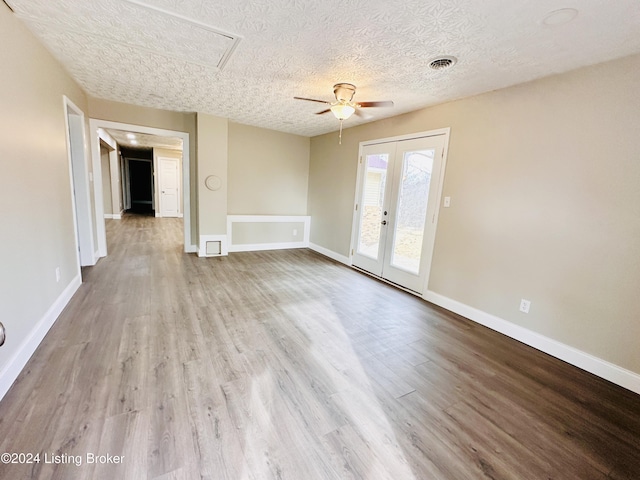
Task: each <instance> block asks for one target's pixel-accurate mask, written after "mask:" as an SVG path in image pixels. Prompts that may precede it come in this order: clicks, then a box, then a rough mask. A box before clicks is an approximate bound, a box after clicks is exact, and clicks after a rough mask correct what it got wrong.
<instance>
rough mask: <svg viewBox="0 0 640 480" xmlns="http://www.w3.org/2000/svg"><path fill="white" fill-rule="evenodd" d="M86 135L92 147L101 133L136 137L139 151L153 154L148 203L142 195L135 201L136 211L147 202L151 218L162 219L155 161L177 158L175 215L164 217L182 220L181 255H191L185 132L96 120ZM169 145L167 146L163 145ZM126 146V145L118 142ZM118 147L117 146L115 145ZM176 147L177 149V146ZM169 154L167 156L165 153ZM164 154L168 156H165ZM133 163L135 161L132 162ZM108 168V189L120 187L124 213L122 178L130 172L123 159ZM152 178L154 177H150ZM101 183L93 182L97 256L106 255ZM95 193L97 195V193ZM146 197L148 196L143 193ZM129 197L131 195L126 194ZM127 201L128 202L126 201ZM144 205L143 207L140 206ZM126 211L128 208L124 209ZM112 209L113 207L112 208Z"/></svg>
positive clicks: (96, 157) (96, 159)
mask: <svg viewBox="0 0 640 480" xmlns="http://www.w3.org/2000/svg"><path fill="white" fill-rule="evenodd" d="M89 124H90V131H91V142H92V145H97V144H98V142H99V139H100V138H101V137H100V135H101V132H109V133H111V134H112V135H109V134H107V136H108V137H110V138H113V137H115V136H116V135H118V134H119V133H121V134H123V135H125V136H130V135H135V136H137V137H139V140H142V142H141V144H140V145H139V147H140V148H146V147H148V148H151V149H152V150H153V151H154V153H153V154H152V157H151V158H152V160H151V162H150V163H151V165H150V167H149V168H151V173H152V176H151V182H150V185H151V192H153V193H152V196H151V200H149V199H148V196H146V193H145V194H144V198H143V199H139V200H137V201H136V207H140V208H142V206H143V205H147V207H146V208H148V205H149V203H147V202H151V203H150V205H151V210H152V211H153V214H154V215H155V216H162V212H161V210H160V205H159V204H160V192H159V190H158V189H159V184H160V182H159V180H158V178H157V173H158V172H159V166H158V160H159V158H160V157H159V156H160V155H162V156H168V157H172V158H178V159H179V160H178V163H177V165H178V167H177V168H178V170H179V172H178V175H177V176H176V180H177V181H178V182H179V185H178V187H179V188H177V189H176V191H175V195H176V196H177V202H176V203H177V205H178V207H177V208H178V212H177V214H176V215H167V216H177V217H183V239H184V251H185V252H195V251H196V247H195V245H193V244H192V241H191V237H192V235H191V189H190V177H191V175H190V168H191V162H190V141H189V134H188V133H186V132H179V131H174V130H162V129H158V128H152V127H143V126H140V125H131V124H125V123H119V122H111V121H106V120H97V119H91V120H90V122H89ZM167 141H169V142H171V143H170V144H167V143H165V142H167ZM145 142H151V143H150V144H146V143H145ZM122 143H123V144H126V142H124V141H123V142H122ZM118 144H120V142H118ZM178 144H179V146H178ZM156 146H160V148H158V149H157V150H158V151H159V152H160V151H162V152H163V153H158V154H157V155H156V153H155V150H156V148H155V147H156ZM169 150H171V151H175V150H179V154H173V153H172V152H171V151H169ZM168 151H169V152H168ZM92 152H93V163H94V166H95V165H97V166H98V169H99V166H100V151H99V150H98V149H96V148H93V149H92ZM167 152H168V153H167ZM134 160H138V159H137V158H134ZM112 165H115V166H114V167H113V169H112V185H113V184H116V185H118V184H119V185H121V190H120V191H119V192H118V193H119V194H120V196H119V197H117V198H119V199H121V200H122V208H121V210H122V211H124V210H127V209H128V208H131V206H128V205H127V203H126V200H127V198H126V195H127V193H126V192H127V188H126V186H125V182H126V178H125V176H128V175H129V173H130V171H129V167H128V166H127V165H125V159H124V156H123V155H119V158H118V159H116V160H115V161H114V163H113V164H112ZM145 168H146V167H145ZM95 170H96V168H95V167H94V171H95ZM114 171H116V172H119V176H120V178H118V177H117V176H114V175H113V172H114ZM154 175H155V176H154ZM102 188H103V187H102V179H99V178H96V205H95V208H96V218H97V219H98V222H97V237H98V250H99V252H100V256H101V257H103V256H106V255H107V243H106V230H105V223H104V218H105V209H104V205H103V195H102ZM98 189H100V191H99V192H98ZM147 193H148V192H147ZM129 195H131V192H130V191H129ZM130 199H131V198H130ZM143 202H144V203H143ZM127 207H128V208H127ZM114 208H115V207H114ZM117 215H118V214H116V213H114V214H113V217H112V218H118V216H117Z"/></svg>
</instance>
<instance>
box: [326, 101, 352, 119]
mask: <svg viewBox="0 0 640 480" xmlns="http://www.w3.org/2000/svg"><path fill="white" fill-rule="evenodd" d="M355 111H356V109H355V108H354V107H352V106H351V105H349V104H347V103H338V104H336V105H333V106H332V107H331V112H332V113H333V115H334V116H335V117H336V118H337V119H338V120H346V119H347V118H349V117H350V116H351V115H353V114H354V112H355Z"/></svg>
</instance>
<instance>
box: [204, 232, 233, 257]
mask: <svg viewBox="0 0 640 480" xmlns="http://www.w3.org/2000/svg"><path fill="white" fill-rule="evenodd" d="M207 242H220V254H218V255H207ZM228 254H229V247H228V240H227V236H226V235H200V243H199V244H198V256H199V257H224V256H226V255H228Z"/></svg>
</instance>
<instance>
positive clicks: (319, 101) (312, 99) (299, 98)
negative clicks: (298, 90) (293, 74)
mask: <svg viewBox="0 0 640 480" xmlns="http://www.w3.org/2000/svg"><path fill="white" fill-rule="evenodd" d="M293 98H294V99H295V100H306V101H307V102H318V103H328V104H331V102H326V101H324V100H316V99H315V98H304V97H293Z"/></svg>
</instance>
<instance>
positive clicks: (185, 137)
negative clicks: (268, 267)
mask: <svg viewBox="0 0 640 480" xmlns="http://www.w3.org/2000/svg"><path fill="white" fill-rule="evenodd" d="M99 128H102V129H109V128H112V129H114V130H126V131H129V132H134V133H148V134H151V135H158V136H161V137H178V138H180V139H181V140H182V175H181V176H182V213H183V217H184V218H183V227H184V251H185V252H186V253H193V252H195V251H196V246H195V245H194V244H192V243H191V240H192V239H191V175H190V168H191V167H190V165H191V161H190V159H191V156H190V155H191V153H190V139H189V134H188V133H187V132H179V131H176V130H163V129H160V128H153V127H145V126H141V125H133V124H130V123H121V122H111V121H108V120H100V119H96V118H91V119H89V129H90V135H91V139H90V140H91V152H92V160H93V170H94V172H96V166H98V167H99V166H100V148H99V146H100V139H99V136H98V129H99ZM96 176H97V177H98V178H96ZM94 180H95V182H94V183H95V188H94V194H95V215H96V219H97V220H96V227H97V233H98V251H99V255H100V257H106V256H107V234H106V229H105V224H104V205H103V199H102V172H101V171H100V168H98V171H97V175H96V174H94Z"/></svg>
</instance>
